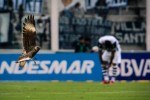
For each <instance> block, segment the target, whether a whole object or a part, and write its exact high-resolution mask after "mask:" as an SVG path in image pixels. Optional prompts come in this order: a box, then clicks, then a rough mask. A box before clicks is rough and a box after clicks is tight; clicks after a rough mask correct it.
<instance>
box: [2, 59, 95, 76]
mask: <svg viewBox="0 0 150 100" xmlns="http://www.w3.org/2000/svg"><path fill="white" fill-rule="evenodd" d="M94 66H95V63H94V61H93V60H83V61H80V60H74V61H72V62H71V63H68V62H67V60H62V61H58V60H53V61H50V60H42V61H36V64H35V63H34V61H29V62H28V63H27V64H26V65H25V66H24V68H19V64H17V63H16V61H11V62H10V63H8V62H7V61H5V60H4V61H2V62H1V63H0V74H4V73H8V74H24V73H26V74H92V69H93V68H94Z"/></svg>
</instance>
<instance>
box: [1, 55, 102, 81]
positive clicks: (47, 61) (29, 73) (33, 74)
mask: <svg viewBox="0 0 150 100" xmlns="http://www.w3.org/2000/svg"><path fill="white" fill-rule="evenodd" d="M19 56H20V55H19V54H0V80H9V81H11V80H17V81H18V80H19V81H21V80H30V81H37V80H44V81H45V80H59V81H66V80H73V81H86V80H93V81H101V80H102V74H101V73H102V72H101V66H100V63H99V59H98V55H97V54H95V53H92V54H90V53H87V54H82V53H79V54H75V53H58V54H37V55H36V58H37V60H36V61H35V62H36V64H35V63H34V61H32V60H31V61H28V63H26V65H25V66H24V67H23V68H20V67H19V64H18V63H16V60H17V59H18V57H19Z"/></svg>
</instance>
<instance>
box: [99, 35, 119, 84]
mask: <svg viewBox="0 0 150 100" xmlns="http://www.w3.org/2000/svg"><path fill="white" fill-rule="evenodd" d="M98 47H99V56H100V60H101V64H102V74H103V79H104V80H103V83H104V84H108V83H114V82H115V76H116V71H117V65H118V64H119V63H121V48H120V44H119V42H118V40H117V39H116V38H115V37H114V36H110V35H106V36H102V37H100V38H99V40H98ZM110 67H112V70H109V68H110ZM109 71H112V76H111V77H110V76H109ZM109 78H111V79H109Z"/></svg>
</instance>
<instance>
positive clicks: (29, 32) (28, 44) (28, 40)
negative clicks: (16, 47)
mask: <svg viewBox="0 0 150 100" xmlns="http://www.w3.org/2000/svg"><path fill="white" fill-rule="evenodd" d="M35 46H36V29H35V20H34V16H32V15H31V16H28V17H27V18H25V20H24V23H23V48H24V50H25V52H26V53H28V52H30V51H31V50H32V49H33V48H34V47H35Z"/></svg>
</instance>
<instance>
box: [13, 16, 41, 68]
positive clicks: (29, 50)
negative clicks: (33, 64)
mask: <svg viewBox="0 0 150 100" xmlns="http://www.w3.org/2000/svg"><path fill="white" fill-rule="evenodd" d="M22 33H23V48H24V50H23V53H22V55H21V56H20V57H19V58H18V60H17V61H16V63H19V64H20V67H24V65H25V64H26V62H27V60H32V59H33V58H34V56H35V55H36V53H37V52H38V51H39V50H40V47H39V46H36V29H35V20H34V16H32V15H31V16H28V17H27V18H25V20H24V23H23V32H22Z"/></svg>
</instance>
